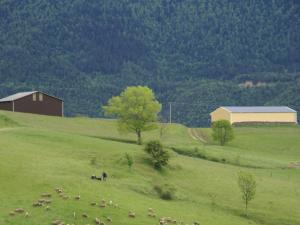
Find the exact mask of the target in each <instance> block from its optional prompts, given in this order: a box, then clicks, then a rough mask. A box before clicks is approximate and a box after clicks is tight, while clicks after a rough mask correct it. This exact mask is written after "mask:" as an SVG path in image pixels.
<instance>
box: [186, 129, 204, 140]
mask: <svg viewBox="0 0 300 225" xmlns="http://www.w3.org/2000/svg"><path fill="white" fill-rule="evenodd" d="M188 132H189V135H190V136H191V137H192V138H193V139H194V140H196V141H200V142H202V143H207V141H206V140H205V139H204V138H203V137H202V136H201V134H199V132H198V131H197V129H196V128H189V129H188Z"/></svg>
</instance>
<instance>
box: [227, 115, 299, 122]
mask: <svg viewBox="0 0 300 225" xmlns="http://www.w3.org/2000/svg"><path fill="white" fill-rule="evenodd" d="M231 122H232V123H242V122H269V123H297V113H232V114H231Z"/></svg>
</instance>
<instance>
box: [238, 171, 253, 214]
mask: <svg viewBox="0 0 300 225" xmlns="http://www.w3.org/2000/svg"><path fill="white" fill-rule="evenodd" d="M238 184H239V187H240V189H241V192H242V198H243V200H244V202H245V210H246V215H247V211H248V204H249V202H250V201H251V200H252V199H254V196H255V191H256V181H255V179H254V177H253V175H252V174H250V173H246V172H240V173H239V177H238Z"/></svg>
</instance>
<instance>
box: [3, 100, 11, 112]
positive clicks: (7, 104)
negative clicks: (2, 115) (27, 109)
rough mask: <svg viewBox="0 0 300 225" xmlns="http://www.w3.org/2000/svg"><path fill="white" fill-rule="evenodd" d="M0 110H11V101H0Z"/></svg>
mask: <svg viewBox="0 0 300 225" xmlns="http://www.w3.org/2000/svg"><path fill="white" fill-rule="evenodd" d="M0 110H8V111H12V110H13V107H12V102H0Z"/></svg>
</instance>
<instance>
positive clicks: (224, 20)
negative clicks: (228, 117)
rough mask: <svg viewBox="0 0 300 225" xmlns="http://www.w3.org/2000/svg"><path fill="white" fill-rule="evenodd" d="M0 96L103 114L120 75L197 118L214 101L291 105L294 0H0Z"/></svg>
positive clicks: (299, 101) (299, 100)
mask: <svg viewBox="0 0 300 225" xmlns="http://www.w3.org/2000/svg"><path fill="white" fill-rule="evenodd" d="M0 78H1V79H0V96H6V95H8V94H12V93H14V92H18V91H25V90H32V89H35V90H42V91H45V92H48V93H50V94H53V95H56V96H59V97H61V98H63V99H64V100H65V111H66V113H67V115H69V116H74V115H89V116H103V112H102V111H101V105H102V104H105V103H106V102H107V100H108V99H109V98H110V97H111V96H113V95H117V94H119V93H120V91H121V90H122V89H124V87H126V86H128V85H147V86H149V87H151V88H152V89H153V90H154V91H155V93H156V95H157V97H158V99H159V100H160V101H161V102H162V103H163V112H162V115H163V118H164V119H166V118H167V111H168V104H167V103H168V102H173V104H172V106H173V121H177V122H183V123H185V124H187V125H194V126H196V125H207V124H208V122H209V116H208V113H209V112H210V111H211V110H212V109H213V108H215V107H217V106H219V105H271V104H276V105H289V106H292V107H294V108H296V109H298V110H300V97H299V93H300V1H298V0H288V1H287V0H253V1H236V0H151V1H148V0H116V1H111V0H101V1H99V0H88V1H87V0H86V1H85V0H74V1H69V0H52V1H48V0H0Z"/></svg>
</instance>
